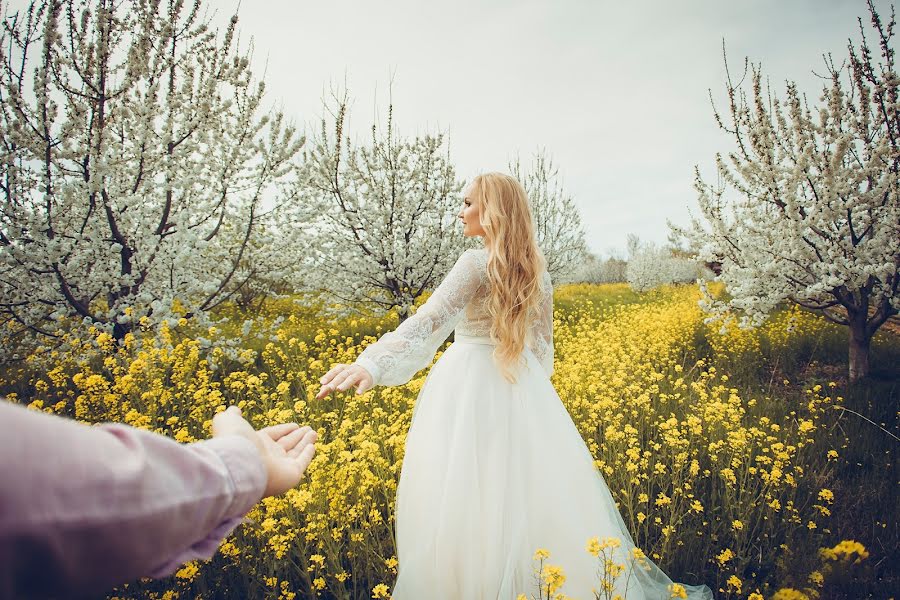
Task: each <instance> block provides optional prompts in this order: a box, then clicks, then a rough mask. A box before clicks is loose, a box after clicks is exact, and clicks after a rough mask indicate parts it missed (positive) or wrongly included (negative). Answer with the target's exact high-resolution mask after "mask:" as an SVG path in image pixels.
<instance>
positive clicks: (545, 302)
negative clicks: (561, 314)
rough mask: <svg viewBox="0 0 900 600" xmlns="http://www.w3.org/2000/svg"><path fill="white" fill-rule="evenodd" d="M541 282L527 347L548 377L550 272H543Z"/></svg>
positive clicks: (550, 362) (550, 366)
mask: <svg viewBox="0 0 900 600" xmlns="http://www.w3.org/2000/svg"><path fill="white" fill-rule="evenodd" d="M541 283H542V288H543V294H542V297H541V302H540V306H539V307H538V314H537V317H536V318H535V319H534V321H532V324H531V335H530V338H531V343H530V344H529V347H530V348H531V351H532V352H534V355H535V356H536V357H537V359H538V360H539V361H540V363H541V366H542V367H544V371H546V372H547V377H550V376H552V375H553V281H552V279H551V278H550V273H547V272H546V271H545V272H544V276H543V279H542V281H541Z"/></svg>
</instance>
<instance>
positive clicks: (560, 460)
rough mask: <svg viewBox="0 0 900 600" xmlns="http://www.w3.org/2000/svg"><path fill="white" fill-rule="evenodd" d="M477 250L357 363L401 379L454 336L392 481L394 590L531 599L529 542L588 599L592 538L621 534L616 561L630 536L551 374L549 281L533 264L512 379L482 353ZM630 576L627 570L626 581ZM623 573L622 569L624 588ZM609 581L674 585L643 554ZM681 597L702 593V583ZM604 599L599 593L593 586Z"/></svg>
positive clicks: (410, 597) (706, 593) (633, 597)
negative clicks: (538, 290) (525, 331)
mask: <svg viewBox="0 0 900 600" xmlns="http://www.w3.org/2000/svg"><path fill="white" fill-rule="evenodd" d="M487 252H488V250H487V249H486V248H482V249H478V250H467V251H465V252H464V253H463V254H462V255H461V256H460V258H459V259H458V260H457V262H456V264H455V265H454V266H453V268H452V269H451V271H450V273H449V274H448V275H447V277H446V278H445V279H444V281H443V282H442V283H441V285H440V286H439V287H438V288H437V289H436V290H435V291H434V293H433V294H432V296H431V297H430V298H429V299H428V301H427V302H426V303H425V304H424V305H422V307H421V308H420V309H419V310H418V311H417V312H416V314H415V315H413V316H412V317H410V318H409V319H407V320H406V321H404V322H403V323H402V324H401V325H400V326H399V327H398V328H397V329H396V330H394V331H391V332H389V333H386V334H385V335H383V336H382V337H381V338H380V339H379V340H378V341H377V342H376V343H374V344H372V345H370V346H368V347H367V348H366V349H365V350H364V351H363V352H362V353H361V354H360V356H359V358H358V359H357V361H356V364H358V365H360V366H362V367H364V368H366V369H367V370H368V371H369V372H370V373H371V374H372V376H373V379H374V381H375V383H376V385H401V384H403V383H406V382H407V381H409V380H410V379H411V378H412V376H413V375H414V374H415V373H416V372H417V371H419V370H420V369H422V368H424V367H426V366H427V365H428V364H429V363H430V362H431V360H432V359H433V358H434V354H435V352H436V351H437V349H438V348H439V347H440V345H441V344H442V343H443V342H444V341H445V340H446V339H447V337H448V336H449V335H450V332H451V331H453V330H454V328H455V330H456V336H455V341H454V343H453V344H451V345H450V347H449V348H448V349H447V350H446V351H445V352H444V353H443V355H442V356H441V357H440V359H439V360H438V361H437V363H435V365H434V367H432V369H431V371H430V372H429V374H428V377H427V378H426V380H425V383H424V385H423V387H422V390H421V392H420V394H419V397H418V399H417V401H416V406H415V410H414V413H413V420H412V426H411V428H410V430H409V434H408V437H407V440H406V454H405V457H404V460H403V469H402V472H401V475H400V482H399V487H398V489H397V505H396V536H397V540H396V541H397V558H398V561H399V571H398V576H397V581H396V584H395V586H394V590H393V597H394V598H395V599H396V600H426V599H427V600H431V599H448V600H450V599H453V600H487V599H490V600H514V599H515V598H516V596H517V595H518V594H525V595H526V597H528V598H531V597H532V596H534V597H537V592H538V588H537V583H536V580H535V576H534V567H535V563H533V561H532V557H533V555H534V552H535V550H537V549H538V548H543V549H546V550H548V551H549V552H550V558H549V560H548V561H547V564H552V565H559V566H560V567H562V569H563V571H564V573H565V575H566V581H565V584H564V585H563V587H562V588H561V589H560V590H559V592H562V593H564V594H566V595H567V596H569V597H572V598H579V599H580V600H589V599H591V598H594V593H593V592H592V589H595V588H596V589H599V587H600V586H599V578H598V570H599V564H600V563H599V561H598V559H597V558H595V557H594V556H591V555H590V554H588V552H587V551H586V550H585V546H586V544H587V541H588V539H589V538H592V537H599V538H600V539H601V540H602V539H603V538H604V537H613V536H614V537H618V538H620V540H621V546H620V547H619V548H618V549H616V550H615V552H616V555H615V558H616V559H617V560H616V562H619V563H624V564H626V565H630V564H633V563H629V562H627V561H626V558H627V557H628V556H629V553H630V551H631V549H632V548H633V547H634V542H633V540H632V538H631V536H630V534H629V533H628V530H627V529H626V526H625V522H624V521H623V519H622V517H621V515H620V514H619V512H618V510H617V509H616V505H615V502H614V500H613V498H612V496H611V495H610V492H609V489H608V488H607V485H606V482H605V481H604V479H603V477H602V475H601V474H600V472H599V471H598V470H597V469H596V468H595V466H594V461H593V458H592V457H591V454H590V452H589V451H588V449H587V446H586V445H585V443H584V441H583V440H582V438H581V436H580V434H579V433H578V430H577V429H576V428H575V424H574V423H573V422H572V419H571V417H570V416H569V414H568V412H567V411H566V409H565V407H564V406H563V404H562V402H561V401H560V399H559V396H558V395H557V393H556V390H555V389H554V388H553V385H552V384H551V382H550V375H551V374H552V373H553V288H552V285H551V281H550V276H549V274H547V273H544V277H543V280H542V289H543V295H542V300H541V310H540V313H539V314H537V315H535V318H534V319H533V322H532V324H531V326H530V331H529V335H528V338H529V339H528V343H527V348H526V350H525V351H524V352H523V355H522V364H521V366H520V368H519V370H518V371H517V372H516V379H517V381H516V383H510V382H508V381H507V380H506V379H504V377H503V376H502V375H501V373H500V370H499V368H498V367H497V366H496V364H495V363H494V360H493V358H492V356H491V353H492V351H493V344H492V342H491V340H490V336H489V332H490V315H489V313H488V309H487V304H486V302H487V299H488V291H489V282H488V278H487V271H486V265H487V258H488V255H487ZM629 575H630V578H629ZM626 579H629V583H628V588H627V595H626V589H625V582H626ZM617 582H618V586H617V587H616V588H615V589H614V590H613V593H612V594H611V595H610V597H612V595H614V594H619V595H621V596H622V597H623V598H627V599H628V600H643V599H646V600H663V599H666V598H669V597H670V593H669V590H668V586H670V585H671V584H672V580H671V579H669V578H668V577H667V576H666V575H665V573H663V572H662V571H661V570H660V569H659V568H658V567H657V566H656V565H655V564H654V563H653V562H652V561H650V559H649V558H647V559H645V562H644V567H635V568H634V569H633V571H632V570H631V569H630V568H628V569H627V570H626V571H625V572H624V573H622V574H621V575H619V577H618V578H617ZM685 588H686V590H687V593H688V598H690V599H691V600H709V599H711V598H712V597H713V596H712V592H711V590H710V589H709V588H708V587H707V586H704V585H700V586H685ZM603 597H605V596H603Z"/></svg>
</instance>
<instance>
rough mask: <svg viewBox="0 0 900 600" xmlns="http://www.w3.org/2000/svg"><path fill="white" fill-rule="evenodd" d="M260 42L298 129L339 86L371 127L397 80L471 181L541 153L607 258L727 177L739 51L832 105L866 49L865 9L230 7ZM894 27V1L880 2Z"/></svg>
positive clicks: (741, 4) (800, 1)
mask: <svg viewBox="0 0 900 600" xmlns="http://www.w3.org/2000/svg"><path fill="white" fill-rule="evenodd" d="M210 5H211V6H213V7H216V10H217V11H218V13H217V17H216V20H217V21H218V20H223V19H224V18H226V17H227V16H228V15H230V14H231V13H232V12H234V11H235V10H237V11H238V15H239V21H238V25H239V29H240V31H241V35H242V41H243V42H248V41H249V39H250V38H251V36H252V39H253V42H254V46H255V50H254V62H255V65H256V67H255V72H256V73H257V74H260V75H261V74H262V73H263V69H265V81H266V83H267V86H268V90H269V100H270V101H271V102H273V103H280V104H281V105H282V106H283V108H284V110H285V111H286V112H287V113H288V114H290V115H291V116H293V118H294V119H296V121H297V122H298V123H305V124H309V125H312V124H314V123H315V122H316V121H317V119H319V118H320V115H321V114H322V97H323V93H325V92H326V91H327V89H328V87H329V85H330V84H342V83H343V82H344V81H345V80H346V82H347V84H348V86H349V88H350V91H351V94H352V96H353V97H354V99H355V101H354V105H353V109H352V112H351V120H352V121H351V124H352V126H353V129H354V130H355V131H357V132H362V133H363V134H364V133H365V131H366V129H367V128H368V127H369V126H370V125H371V123H372V119H373V117H374V112H373V110H374V107H375V105H376V90H377V104H378V107H379V108H380V110H381V113H382V115H383V109H384V107H385V106H386V105H387V103H388V93H387V92H388V84H389V82H390V79H391V74H393V81H394V83H393V103H394V107H395V119H396V122H397V124H398V128H399V130H400V133H401V134H404V135H414V134H416V133H417V132H419V133H423V132H426V131H431V132H433V131H437V130H443V131H445V132H447V133H449V137H450V151H451V158H452V160H453V161H454V163H455V164H456V166H457V168H458V171H459V174H460V176H461V177H463V178H464V179H468V178H470V177H472V176H474V175H476V174H478V173H479V172H484V171H491V170H507V162H508V160H509V159H510V158H511V157H514V156H515V155H516V154H517V153H519V154H521V156H522V157H523V158H524V159H526V160H527V159H529V158H530V155H531V154H532V153H533V152H534V151H535V150H537V149H538V148H540V147H544V148H546V149H547V150H548V151H549V152H550V153H551V154H552V156H553V158H554V160H555V162H556V163H557V164H558V166H559V168H560V171H561V173H562V175H563V178H564V179H563V182H564V186H565V188H566V190H567V191H568V192H570V193H571V194H572V195H573V196H574V198H575V199H576V201H577V203H578V205H579V207H580V209H581V213H582V217H583V219H584V225H585V231H586V233H587V241H588V244H589V247H590V248H591V249H592V250H593V251H595V252H597V253H600V254H604V255H606V254H609V252H610V251H612V250H614V249H618V250H620V251H621V250H624V248H625V239H626V235H627V234H629V233H635V234H637V235H639V236H640V237H641V238H642V239H644V240H648V241H654V242H657V243H664V242H665V241H666V237H667V234H668V228H667V227H666V219H667V218H668V219H671V220H672V221H674V222H676V223H679V224H684V223H686V222H687V220H688V210H693V209H694V207H695V206H696V197H695V192H694V190H693V186H692V184H693V168H694V165H699V167H700V169H701V172H702V173H704V174H706V175H709V176H710V177H713V176H714V172H713V164H714V163H713V160H714V156H715V153H716V152H717V151H722V152H727V151H729V150H730V149H731V148H732V144H731V139H730V138H729V137H728V136H727V135H726V134H724V133H722V132H720V131H719V130H718V128H717V125H716V123H715V121H714V119H713V114H712V109H711V106H710V102H709V98H708V90H709V88H712V91H713V96H714V98H716V99H717V101H718V103H719V105H720V106H721V107H722V108H724V104H723V99H724V84H723V82H724V74H725V71H724V65H723V60H722V41H723V39H724V40H725V44H726V47H727V51H728V58H729V63H730V64H731V65H732V71H740V67H741V66H742V63H743V59H744V57H745V56H747V57H749V58H750V59H751V60H752V61H754V62H759V61H761V62H762V63H763V69H764V71H765V73H766V74H767V75H768V76H769V77H770V79H771V81H772V83H773V85H774V87H775V88H776V89H777V90H779V91H781V92H783V90H784V81H785V79H793V80H796V81H797V82H798V84H799V85H800V87H801V89H803V90H805V91H808V92H810V93H811V98H818V96H819V93H820V90H821V82H820V81H819V80H818V79H817V78H816V77H815V76H814V75H813V74H812V70H813V69H815V70H816V71H818V72H820V73H821V72H823V71H824V63H823V60H822V54H823V53H824V52H832V53H833V54H834V55H835V56H836V57H839V58H843V57H845V56H846V54H847V52H846V47H847V41H848V38H852V39H853V40H854V41H857V40H858V39H859V33H858V25H857V22H856V19H857V17H859V16H862V17H864V18H865V19H864V20H865V22H866V23H868V17H867V15H868V13H867V11H866V6H865V3H864V1H863V0H743V1H734V0H725V1H722V0H718V1H713V0H679V1H677V2H673V1H671V0H669V1H662V0H655V1H639V0H636V1H625V0H620V1H615V2H612V1H606V0H602V1H601V0H593V1H591V0H542V1H536V0H524V1H523V0H517V1H511V0H490V1H484V2H473V1H470V0H454V1H453V2H434V1H432V2H424V1H422V0H418V1H411V0H403V1H385V0H353V1H350V0H327V1H326V0H319V1H317V2H308V1H298V0H264V1H262V0H254V1H244V2H243V4H242V5H240V6H239V7H238V3H237V2H236V1H234V0H213V1H211V3H210ZM876 7H877V8H878V9H879V11H880V12H881V13H882V16H883V17H884V18H887V17H888V16H889V12H890V5H889V3H888V2H885V1H878V2H876Z"/></svg>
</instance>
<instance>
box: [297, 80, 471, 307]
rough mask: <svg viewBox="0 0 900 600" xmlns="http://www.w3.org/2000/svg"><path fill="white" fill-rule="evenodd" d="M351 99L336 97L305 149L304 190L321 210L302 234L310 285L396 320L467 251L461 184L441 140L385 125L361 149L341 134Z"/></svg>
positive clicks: (347, 303)
mask: <svg viewBox="0 0 900 600" xmlns="http://www.w3.org/2000/svg"><path fill="white" fill-rule="evenodd" d="M348 103H349V100H348V94H347V93H346V92H344V93H343V94H342V95H340V94H335V95H334V98H333V105H328V110H329V111H330V113H331V115H332V117H333V119H331V120H329V119H323V120H322V127H321V131H320V133H319V134H318V135H317V136H315V138H314V139H313V140H311V144H310V149H309V151H308V153H307V161H308V163H307V166H308V168H309V175H308V179H307V180H306V184H305V190H306V191H305V194H306V195H307V197H308V201H309V203H310V204H311V205H316V206H318V207H319V211H318V213H319V215H318V219H317V220H315V222H314V223H313V224H312V226H311V227H310V228H309V232H310V237H309V241H308V245H309V250H310V253H309V255H308V257H309V261H308V262H309V264H308V265H307V266H308V267H309V268H307V269H305V272H306V274H307V277H308V279H307V281H308V285H310V286H312V287H317V288H318V289H322V290H325V291H327V292H328V293H330V294H331V295H332V296H333V297H334V298H337V299H338V300H339V301H341V302H342V303H343V304H344V306H345V307H346V308H347V309H352V308H354V307H365V308H367V309H369V310H374V311H376V312H379V311H384V310H388V309H390V308H394V307H396V308H397V310H398V313H399V315H400V319H401V320H403V319H406V318H407V317H408V316H409V315H410V314H411V309H412V306H413V304H414V302H415V300H416V299H417V298H418V297H419V296H421V295H422V294H423V293H424V292H425V291H426V290H430V289H434V288H435V287H436V286H437V285H438V284H439V283H440V282H441V280H442V278H443V276H444V275H445V274H446V273H447V271H448V270H449V269H450V267H452V266H453V263H454V262H455V261H456V258H457V257H458V255H459V253H460V252H461V251H462V249H463V248H464V238H463V236H462V228H461V227H460V225H459V223H458V219H457V213H458V212H459V210H460V208H461V207H462V197H461V192H462V184H461V182H460V181H459V180H458V179H457V177H456V172H455V170H454V168H453V165H452V164H451V163H450V161H449V159H448V157H447V155H446V144H445V143H444V136H443V135H442V134H438V135H431V134H425V135H422V136H417V137H415V138H412V139H408V138H403V137H401V136H399V134H398V133H397V131H396V129H395V127H394V123H393V108H392V107H390V108H389V109H388V118H387V124H386V126H385V127H384V128H383V129H379V127H378V126H377V125H373V126H372V129H371V138H370V139H369V140H368V141H366V142H364V143H358V142H355V141H352V140H351V139H350V136H349V135H348V134H347V131H346V126H347V117H348Z"/></svg>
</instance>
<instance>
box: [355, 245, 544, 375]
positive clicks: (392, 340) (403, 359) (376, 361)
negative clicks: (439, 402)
mask: <svg viewBox="0 0 900 600" xmlns="http://www.w3.org/2000/svg"><path fill="white" fill-rule="evenodd" d="M487 258H488V250H487V248H479V249H477V250H466V251H465V252H463V253H462V255H460V257H459V259H457V261H456V264H455V265H453V268H452V269H450V272H449V273H448V274H447V277H445V278H444V280H443V281H442V282H441V284H440V285H439V286H438V287H437V289H436V290H435V291H434V293H433V294H432V295H431V296H430V297H429V298H428V301H427V302H425V304H423V305H422V306H421V307H420V308H419V310H418V311H416V314H414V315H412V316H411V317H409V318H408V319H407V320H406V321H404V322H403V323H401V324H400V326H399V327H397V329H395V330H394V331H389V332H388V333H385V334H384V335H382V336H381V338H380V339H379V340H378V341H377V342H375V343H374V344H370V345H369V346H367V347H366V349H365V350H363V352H362V353H361V354H360V355H359V357H358V358H357V359H356V363H355V364H358V365H359V366H361V367H363V368H364V369H366V370H367V371H369V373H370V374H371V375H372V379H373V380H374V382H375V385H402V384H404V383H406V382H408V381H409V380H410V379H412V376H413V375H415V374H416V372H418V371H420V370H421V369H423V368H425V367H427V366H428V364H429V363H430V362H431V361H432V359H433V358H434V354H435V352H437V349H438V348H439V347H440V346H441V344H442V343H444V341H446V339H447V338H448V337H449V336H450V332H451V331H453V330H454V328H455V329H456V333H457V334H459V335H470V336H489V335H490V330H491V318H490V314H489V312H488V306H487V302H488V294H489V289H490V288H489V282H488V278H487ZM542 283H543V284H544V289H543V290H542V292H543V295H542V298H541V310H540V311H539V314H538V315H537V318H536V319H535V320H534V322H533V323H532V325H531V327H530V328H529V347H530V348H531V350H532V352H534V354H535V356H536V357H537V358H538V360H539V361H540V363H541V365H542V366H543V367H544V370H545V371H546V372H547V374H548V376H549V375H552V374H553V286H552V282H551V280H550V275H549V274H547V273H545V274H544V277H543V279H542Z"/></svg>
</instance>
